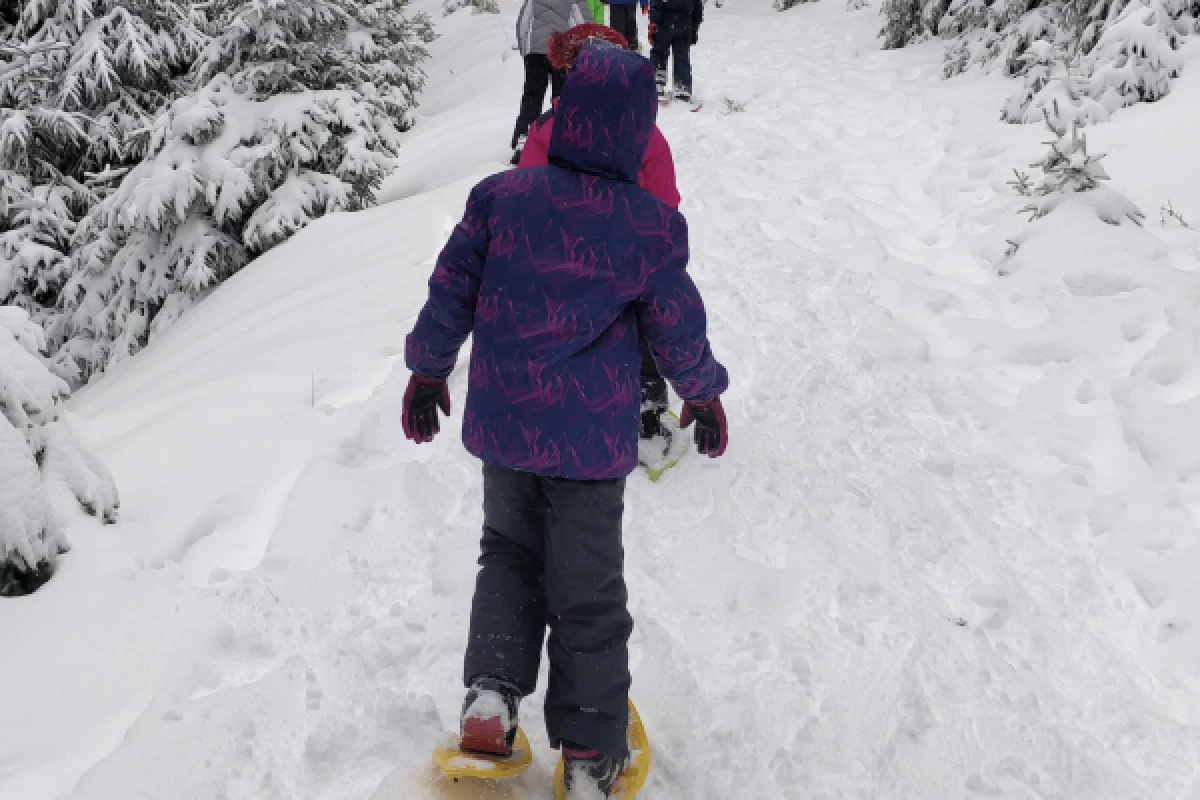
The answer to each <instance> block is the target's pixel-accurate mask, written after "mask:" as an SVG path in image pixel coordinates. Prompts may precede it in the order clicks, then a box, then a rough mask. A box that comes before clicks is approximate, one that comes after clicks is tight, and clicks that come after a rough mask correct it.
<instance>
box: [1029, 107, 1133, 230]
mask: <svg viewBox="0 0 1200 800" xmlns="http://www.w3.org/2000/svg"><path fill="white" fill-rule="evenodd" d="M1047 124H1048V125H1050V129H1051V130H1052V131H1053V132H1054V135H1055V139H1054V141H1052V142H1048V144H1049V146H1050V150H1049V152H1047V153H1046V155H1045V156H1044V157H1043V158H1042V159H1041V160H1040V161H1038V162H1037V163H1035V164H1034V165H1033V166H1034V168H1035V169H1037V170H1039V171H1040V172H1041V179H1040V180H1039V181H1038V182H1037V183H1035V184H1032V185H1031V186H1030V191H1029V193H1030V194H1031V195H1032V196H1033V197H1035V198H1037V199H1036V201H1035V202H1033V203H1032V204H1030V205H1029V206H1027V207H1026V208H1025V209H1023V210H1025V211H1028V212H1030V213H1031V214H1032V215H1033V219H1040V218H1042V217H1044V216H1046V215H1047V214H1050V213H1052V212H1053V211H1055V210H1056V209H1058V208H1059V207H1060V206H1061V205H1062V204H1063V203H1065V202H1066V201H1068V200H1070V199H1077V200H1080V201H1082V202H1085V203H1086V205H1088V206H1089V207H1090V208H1091V209H1092V210H1093V211H1094V212H1095V214H1096V216H1097V217H1099V218H1100V219H1101V220H1102V221H1104V222H1106V223H1108V224H1110V225H1120V224H1121V223H1123V222H1132V223H1134V224H1136V225H1141V224H1142V220H1143V219H1145V215H1144V214H1143V213H1142V212H1141V211H1140V210H1139V209H1138V207H1137V206H1135V205H1134V204H1133V202H1132V201H1131V200H1130V199H1129V198H1127V197H1126V196H1125V195H1123V194H1121V193H1120V192H1117V191H1114V190H1113V189H1111V188H1109V187H1108V186H1105V185H1103V184H1102V181H1107V180H1108V179H1109V177H1108V172H1107V171H1106V170H1105V169H1104V166H1103V165H1102V164H1101V163H1100V160H1101V159H1102V158H1104V154H1103V153H1101V154H1099V155H1092V154H1090V153H1088V149H1087V137H1086V136H1084V135H1083V134H1082V133H1081V132H1080V131H1079V126H1078V125H1077V124H1076V123H1075V122H1071V123H1070V124H1069V125H1067V126H1065V127H1056V126H1055V125H1054V124H1052V123H1050V122H1049V120H1047ZM1085 193H1086V197H1079V195H1081V194H1085Z"/></svg>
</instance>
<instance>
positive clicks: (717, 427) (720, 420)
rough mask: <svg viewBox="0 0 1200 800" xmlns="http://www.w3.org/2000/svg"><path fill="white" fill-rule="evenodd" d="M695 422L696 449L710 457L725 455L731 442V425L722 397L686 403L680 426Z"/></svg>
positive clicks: (683, 426)
mask: <svg viewBox="0 0 1200 800" xmlns="http://www.w3.org/2000/svg"><path fill="white" fill-rule="evenodd" d="M693 422H695V423H696V450H697V451H699V452H700V454H701V455H707V456H708V457H709V458H717V457H719V456H721V455H724V453H725V446H726V445H727V444H729V425H728V424H727V423H726V422H725V409H724V408H722V407H721V398H719V397H714V398H713V399H712V400H706V401H704V402H692V403H684V404H683V416H681V417H680V418H679V427H681V428H686V427H688V426H689V425H691V424H692V423H693Z"/></svg>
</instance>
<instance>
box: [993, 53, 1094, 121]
mask: <svg viewBox="0 0 1200 800" xmlns="http://www.w3.org/2000/svg"><path fill="white" fill-rule="evenodd" d="M1024 58H1025V59H1026V61H1027V62H1029V66H1028V67H1027V70H1026V72H1025V83H1024V86H1022V88H1021V89H1019V90H1017V91H1016V92H1015V93H1014V94H1013V95H1012V96H1010V97H1009V99H1008V102H1007V103H1006V104H1005V106H1004V111H1003V112H1002V113H1001V118H1002V119H1003V120H1004V121H1005V122H1014V123H1033V122H1041V121H1042V120H1046V121H1048V122H1049V123H1050V126H1051V127H1052V128H1053V129H1055V130H1064V129H1066V128H1067V127H1068V126H1070V125H1071V124H1075V125H1078V126H1084V125H1095V124H1096V123H1099V122H1106V121H1107V120H1108V118H1109V114H1108V111H1107V110H1106V109H1105V108H1104V107H1103V106H1102V105H1100V104H1099V103H1098V102H1096V101H1095V100H1093V99H1092V98H1091V96H1090V95H1089V94H1088V88H1089V84H1088V82H1087V79H1085V78H1083V77H1081V76H1080V75H1078V74H1077V73H1076V71H1075V70H1074V69H1072V68H1071V66H1070V65H1068V64H1067V62H1066V60H1065V54H1064V53H1063V52H1062V51H1061V49H1060V48H1057V47H1055V46H1054V45H1052V44H1050V43H1049V42H1044V41H1038V42H1033V43H1032V44H1031V45H1030V47H1029V50H1028V51H1027V52H1026V53H1025V56H1024Z"/></svg>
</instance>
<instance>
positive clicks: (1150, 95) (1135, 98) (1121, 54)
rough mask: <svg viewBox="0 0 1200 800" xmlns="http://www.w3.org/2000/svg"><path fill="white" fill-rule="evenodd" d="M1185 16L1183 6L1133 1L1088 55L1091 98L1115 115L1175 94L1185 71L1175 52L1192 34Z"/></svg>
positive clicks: (1154, 0) (1167, 1)
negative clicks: (1174, 81) (1183, 19)
mask: <svg viewBox="0 0 1200 800" xmlns="http://www.w3.org/2000/svg"><path fill="white" fill-rule="evenodd" d="M1182 13H1183V8H1182V4H1181V3H1178V2H1171V0H1129V3H1128V5H1126V6H1125V9H1124V10H1123V11H1122V12H1121V14H1120V15H1119V16H1118V17H1117V18H1116V20H1115V21H1114V22H1112V23H1111V24H1110V25H1108V26H1106V27H1105V29H1104V32H1103V33H1102V34H1101V35H1100V38H1099V41H1097V43H1096V47H1095V49H1093V50H1092V51H1091V53H1090V54H1089V55H1088V63H1089V64H1090V65H1091V67H1092V85H1091V94H1092V97H1094V98H1096V99H1097V100H1099V101H1100V103H1101V104H1102V105H1104V106H1105V108H1107V109H1108V110H1109V111H1116V110H1117V109H1118V108H1121V107H1122V106H1127V105H1133V104H1134V103H1138V102H1143V101H1147V102H1149V101H1154V100H1158V99H1159V98H1161V97H1163V96H1165V95H1166V94H1167V93H1168V92H1170V91H1171V85H1170V79H1171V78H1176V77H1178V76H1179V71H1180V59H1179V56H1178V54H1177V53H1176V51H1177V50H1179V48H1180V47H1181V46H1182V43H1183V37H1184V36H1185V35H1186V34H1187V28H1186V27H1185V25H1184V24H1183V23H1182V22H1181V20H1180V15H1181V14H1182Z"/></svg>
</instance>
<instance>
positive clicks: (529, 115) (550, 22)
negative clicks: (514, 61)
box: [512, 0, 593, 165]
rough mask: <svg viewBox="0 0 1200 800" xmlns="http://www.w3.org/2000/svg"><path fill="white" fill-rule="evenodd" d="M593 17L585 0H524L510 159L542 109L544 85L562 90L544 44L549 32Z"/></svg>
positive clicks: (553, 91) (515, 159) (555, 93)
mask: <svg viewBox="0 0 1200 800" xmlns="http://www.w3.org/2000/svg"><path fill="white" fill-rule="evenodd" d="M592 18H593V12H592V9H591V8H590V7H589V5H588V0H525V2H524V4H523V5H522V6H521V11H520V13H518V14H517V47H518V48H519V49H520V51H521V57H522V59H523V60H524V62H525V87H524V89H523V90H522V92H521V109H520V111H519V112H518V113H517V124H516V126H515V127H514V128H513V135H512V150H513V156H512V163H513V164H514V165H516V163H517V162H518V161H519V160H520V158H521V147H522V146H523V145H524V142H525V134H526V133H528V131H529V124H530V123H531V122H533V121H534V120H535V119H537V118H538V115H539V114H541V113H542V104H543V103H545V102H546V87H547V86H549V87H550V96H551V97H552V98H557V97H558V96H559V95H560V94H561V93H562V82H563V72H562V70H557V69H554V68H553V67H552V66H551V65H550V59H548V58H547V57H546V48H547V46H548V43H549V41H550V36H551V34H554V33H559V32H561V31H565V30H567V29H568V28H572V27H574V26H575V25H579V24H581V23H584V22H587V21H588V20H590V19H592Z"/></svg>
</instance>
